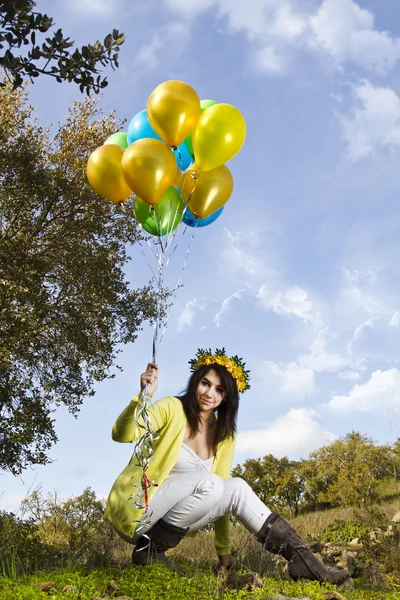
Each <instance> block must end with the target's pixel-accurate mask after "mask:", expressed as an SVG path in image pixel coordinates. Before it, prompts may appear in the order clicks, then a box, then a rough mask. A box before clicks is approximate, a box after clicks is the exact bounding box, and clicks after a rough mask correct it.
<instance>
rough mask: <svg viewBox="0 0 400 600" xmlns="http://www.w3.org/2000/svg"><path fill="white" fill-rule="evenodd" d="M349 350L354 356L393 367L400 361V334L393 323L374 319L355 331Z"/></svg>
mask: <svg viewBox="0 0 400 600" xmlns="http://www.w3.org/2000/svg"><path fill="white" fill-rule="evenodd" d="M392 318H393V317H392ZM348 349H349V352H350V353H351V354H352V355H353V356H364V357H365V358H366V359H368V360H370V361H374V362H379V363H380V364H381V365H382V363H383V364H385V363H386V364H390V366H392V365H394V364H398V363H399V360H400V359H399V357H400V332H399V330H398V327H394V326H393V325H392V322H391V321H390V322H389V321H388V320H384V319H381V318H378V317H372V318H371V319H368V320H367V321H365V322H364V323H362V324H361V325H359V326H358V327H357V328H356V329H355V331H354V334H353V337H352V339H351V340H350V342H349V343H348Z"/></svg>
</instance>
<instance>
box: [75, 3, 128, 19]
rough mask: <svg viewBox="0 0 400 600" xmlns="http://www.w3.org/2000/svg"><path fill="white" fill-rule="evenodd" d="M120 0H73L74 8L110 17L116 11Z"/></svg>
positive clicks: (93, 15)
mask: <svg viewBox="0 0 400 600" xmlns="http://www.w3.org/2000/svg"><path fill="white" fill-rule="evenodd" d="M118 4H119V0H73V1H72V5H71V6H72V9H73V10H75V11H76V12H79V13H80V14H82V13H87V14H89V15H90V16H92V17H108V16H110V15H112V14H115V13H116V10H117V7H118Z"/></svg>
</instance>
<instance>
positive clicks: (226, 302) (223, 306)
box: [214, 290, 246, 327]
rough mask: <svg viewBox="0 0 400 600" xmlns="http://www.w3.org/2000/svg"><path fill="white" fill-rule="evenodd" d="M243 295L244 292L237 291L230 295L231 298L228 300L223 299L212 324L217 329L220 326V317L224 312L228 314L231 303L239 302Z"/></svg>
mask: <svg viewBox="0 0 400 600" xmlns="http://www.w3.org/2000/svg"><path fill="white" fill-rule="evenodd" d="M245 293H246V292H245V290H238V291H237V292H235V293H234V294H232V296H228V298H225V300H223V301H222V304H221V308H220V309H219V311H218V312H217V314H216V315H215V317H214V324H215V325H216V326H217V327H219V326H220V325H221V319H222V316H223V315H224V314H225V313H226V312H228V310H229V308H230V307H231V306H232V304H233V303H235V302H237V301H239V300H241V299H242V298H243V295H244V294H245Z"/></svg>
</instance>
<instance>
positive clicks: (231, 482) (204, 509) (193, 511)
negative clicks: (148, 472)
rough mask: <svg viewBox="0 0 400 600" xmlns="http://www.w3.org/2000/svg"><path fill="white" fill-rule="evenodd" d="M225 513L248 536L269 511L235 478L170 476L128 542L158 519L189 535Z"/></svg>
mask: <svg viewBox="0 0 400 600" xmlns="http://www.w3.org/2000/svg"><path fill="white" fill-rule="evenodd" d="M228 513H230V514H232V515H234V516H235V517H236V518H237V519H238V520H239V521H240V522H241V523H242V524H243V525H244V526H245V527H246V528H247V529H248V530H249V531H250V532H252V533H258V532H259V531H260V529H261V526H262V525H263V523H264V521H265V519H266V518H267V517H268V515H269V514H271V511H270V510H269V508H267V507H266V506H265V504H264V503H263V502H261V500H260V499H259V498H258V496H256V494H255V493H254V492H253V490H252V489H251V487H250V486H249V485H248V484H247V483H246V482H245V481H244V480H243V479H240V478H239V477H233V478H231V479H221V477H219V476H218V475H215V474H214V473H209V472H196V471H193V472H188V473H185V474H179V475H171V476H169V477H167V479H166V480H165V481H164V482H163V483H162V485H161V486H160V487H159V488H158V489H157V490H156V491H155V492H154V495H153V497H152V499H151V502H150V504H149V510H148V514H147V516H146V518H149V522H148V523H147V524H146V525H144V526H143V527H140V534H139V535H135V536H134V537H133V539H132V541H133V543H135V541H136V540H137V539H138V537H140V535H142V534H143V533H146V531H148V530H149V529H151V527H152V526H153V525H154V524H155V523H156V522H157V521H158V520H159V519H162V518H163V519H164V520H165V521H167V523H170V524H171V525H175V526H176V527H189V531H190V532H191V531H197V530H198V529H201V528H202V527H205V526H206V525H208V524H209V523H213V521H215V520H216V519H219V517H222V516H224V515H226V514H228Z"/></svg>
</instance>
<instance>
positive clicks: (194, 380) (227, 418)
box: [178, 363, 239, 453]
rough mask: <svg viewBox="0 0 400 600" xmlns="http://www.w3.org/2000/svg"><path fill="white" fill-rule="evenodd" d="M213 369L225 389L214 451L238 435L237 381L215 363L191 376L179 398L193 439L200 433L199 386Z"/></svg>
mask: <svg viewBox="0 0 400 600" xmlns="http://www.w3.org/2000/svg"><path fill="white" fill-rule="evenodd" d="M211 369H213V370H214V371H215V372H216V373H217V375H218V376H219V378H220V380H221V386H222V387H223V388H224V392H225V394H224V399H223V401H222V402H221V404H220V405H219V406H218V408H217V409H216V410H215V414H216V415H217V416H218V419H217V426H216V429H215V435H214V441H213V450H214V453H215V452H216V450H217V446H218V444H219V443H220V442H223V441H224V440H226V439H227V438H232V437H234V435H235V433H236V420H237V414H238V409H239V392H238V389H237V385H236V381H235V380H234V378H233V377H232V375H231V374H230V373H229V371H228V370H227V369H226V368H225V367H223V366H222V365H218V364H217V363H214V364H212V365H203V366H201V367H200V368H199V369H197V370H196V371H194V373H193V374H192V375H191V377H190V379H189V381H188V384H187V388H186V391H185V392H184V393H183V394H182V395H181V396H178V398H179V400H180V401H181V402H182V404H183V410H184V411H185V415H186V418H187V421H188V425H189V429H190V433H191V437H194V436H195V435H196V433H197V432H198V431H199V424H200V408H199V405H198V403H197V395H196V392H197V386H198V385H199V383H200V381H201V380H202V379H203V377H205V376H206V375H207V373H208V372H209V371H211Z"/></svg>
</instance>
